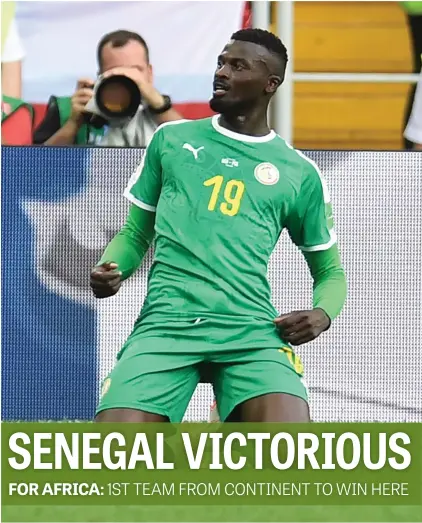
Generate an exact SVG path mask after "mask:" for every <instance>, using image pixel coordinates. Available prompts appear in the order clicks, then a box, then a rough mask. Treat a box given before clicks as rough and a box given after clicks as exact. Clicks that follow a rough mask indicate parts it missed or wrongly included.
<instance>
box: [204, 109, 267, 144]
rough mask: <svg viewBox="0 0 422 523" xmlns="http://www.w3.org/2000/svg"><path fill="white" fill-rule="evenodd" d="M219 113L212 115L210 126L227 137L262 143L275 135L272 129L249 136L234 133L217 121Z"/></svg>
mask: <svg viewBox="0 0 422 523" xmlns="http://www.w3.org/2000/svg"><path fill="white" fill-rule="evenodd" d="M218 118H219V115H218V114H216V115H215V116H213V117H212V126H213V127H214V129H215V130H216V131H217V132H218V133H220V134H224V136H227V137H228V138H232V139H233V140H238V141H239V142H249V143H263V142H269V141H271V140H273V139H274V138H275V137H276V136H277V135H276V133H275V132H274V131H270V132H269V133H268V134H266V135H265V136H249V135H248V134H240V133H235V132H234V131H229V130H228V129H226V128H224V127H222V126H221V125H220V124H219V123H218Z"/></svg>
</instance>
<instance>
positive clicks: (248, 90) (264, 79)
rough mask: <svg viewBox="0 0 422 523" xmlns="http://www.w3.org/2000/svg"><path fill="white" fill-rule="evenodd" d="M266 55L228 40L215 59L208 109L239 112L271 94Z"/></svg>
mask: <svg viewBox="0 0 422 523" xmlns="http://www.w3.org/2000/svg"><path fill="white" fill-rule="evenodd" d="M267 60H268V52H267V50H266V49H265V48H263V47H262V46H259V45H257V44H253V43H251V42H241V41H232V42H230V43H229V44H227V45H226V47H225V48H224V49H223V52H222V53H221V54H220V56H219V57H218V60H217V69H216V71H215V75H214V83H213V95H212V98H211V100H210V107H211V109H212V110H213V111H215V112H217V113H227V112H236V111H239V112H241V111H243V110H245V109H248V108H249V107H251V106H253V105H255V104H256V103H257V102H258V101H260V100H262V99H263V98H264V97H267V96H268V94H269V93H270V92H271V76H273V75H271V74H270V72H269V69H268V66H267Z"/></svg>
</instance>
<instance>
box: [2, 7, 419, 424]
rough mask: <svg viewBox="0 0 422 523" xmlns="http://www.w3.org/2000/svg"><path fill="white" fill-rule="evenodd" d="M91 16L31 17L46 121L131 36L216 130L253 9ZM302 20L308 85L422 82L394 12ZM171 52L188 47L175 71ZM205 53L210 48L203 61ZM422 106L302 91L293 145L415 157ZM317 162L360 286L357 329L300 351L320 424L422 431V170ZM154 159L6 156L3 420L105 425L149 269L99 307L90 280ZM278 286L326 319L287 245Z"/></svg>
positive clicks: (279, 260)
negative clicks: (236, 39) (223, 82)
mask: <svg viewBox="0 0 422 523" xmlns="http://www.w3.org/2000/svg"><path fill="white" fill-rule="evenodd" d="M78 4H79V5H78V8H77V9H75V7H74V5H75V4H74V3H71V2H61V3H57V4H56V3H49V2H35V3H33V2H31V3H29V2H28V3H22V5H19V9H18V11H17V19H18V22H19V24H20V30H21V32H22V37H23V40H24V45H25V47H26V49H27V59H26V62H25V67H24V97H25V98H26V99H27V100H28V101H31V102H35V103H39V106H38V117H39V116H40V115H41V114H42V110H43V109H42V107H43V103H45V101H46V100H47V99H48V96H49V95H50V94H52V93H54V94H57V95H62V94H69V92H71V91H72V90H73V88H74V82H75V79H76V78H77V77H79V76H84V75H87V74H88V75H89V76H90V75H95V63H94V55H95V54H94V52H92V54H90V53H79V54H78V57H77V58H76V55H75V48H76V47H74V46H75V45H77V48H78V49H83V50H84V49H87V48H88V47H89V48H92V49H93V50H94V48H95V45H96V42H97V40H98V39H99V37H100V36H101V35H102V34H103V33H104V32H106V31H108V30H111V29H115V28H116V24H117V25H122V26H127V27H128V28H130V29H135V30H137V31H139V32H140V33H141V34H144V36H145V37H146V39H147V41H148V42H149V43H150V45H151V49H152V60H153V62H154V64H155V65H156V75H157V82H158V86H159V87H160V88H161V89H163V90H165V91H167V92H169V93H170V94H172V96H173V97H174V99H175V101H176V102H177V103H178V105H179V107H181V108H182V110H184V111H185V113H184V114H185V115H186V116H188V117H190V116H193V117H198V116H202V115H204V114H208V109H207V105H206V101H207V99H208V96H209V94H210V90H211V77H212V71H213V68H214V63H215V57H216V56H217V54H218V52H219V51H220V49H221V47H222V46H223V44H224V43H225V41H226V39H227V35H228V34H230V33H231V32H232V31H233V30H235V29H236V28H238V27H239V26H240V25H241V23H242V19H243V9H244V4H243V2H219V3H218V8H217V9H215V8H213V7H212V6H211V5H212V4H211V3H208V2H190V3H189V8H187V7H184V4H182V3H181V2H172V3H167V2H157V3H153V2H146V3H144V8H143V11H142V16H135V15H134V12H133V11H132V10H133V9H134V7H133V6H134V5H135V4H132V5H130V4H129V3H125V2H123V3H122V2H119V10H118V12H117V11H116V10H115V9H113V4H111V7H110V6H107V7H103V8H102V9H103V10H102V14H101V16H102V17H101V18H98V11H96V9H97V7H96V6H95V4H96V3H94V2H84V3H82V4H80V3H78ZM329 4H331V5H329ZM97 5H98V4H97ZM214 5H215V4H214ZM222 6H224V14H225V15H224V16H223V17H222V16H221V15H220V10H221V9H223V7H222ZM164 9H165V11H163V10H164ZM169 10H170V11H169ZM164 14H165V16H164ZM275 14H276V13H273V15H274V16H275ZM119 17H120V18H119ZM295 18H296V22H295V30H296V32H295V43H294V48H295V70H296V71H318V70H319V71H333V72H335V71H343V72H362V71H371V72H374V71H384V72H385V71H390V72H408V71H409V70H410V53H409V45H408V36H407V32H406V26H405V19H404V15H403V13H402V12H401V10H400V8H399V6H398V5H397V4H396V3H395V2H391V3H387V2H379V3H378V2H376V3H375V2H347V3H344V2H339V3H337V2H334V3H332V2H318V3H311V2H303V3H298V4H297V5H296V7H295ZM93 20H95V21H96V23H95V24H94V23H93ZM133 20H137V21H136V23H135V27H134V23H133ZM157 20H160V28H159V30H156V29H155V27H156V21H157ZM345 20H347V23H345ZM129 21H131V23H130V24H129ZM71 22H72V23H71ZM128 24H129V25H128ZM166 24H167V25H166ZM69 27H70V28H71V29H68V28H69ZM74 27H78V35H77V38H76V41H77V44H75V34H74V30H73V28H74ZM209 27H213V31H209ZM52 28H54V31H53V29H52ZM340 32H341V37H340ZM162 34H166V35H168V37H169V38H171V39H172V41H174V42H177V46H175V47H174V48H172V53H173V54H174V56H173V54H172V59H171V60H169V59H168V55H169V46H168V42H166V40H165V39H163V38H162V36H160V35H162ZM204 34H206V35H207V38H206V39H204V38H203V35H204ZM186 35H189V38H187V37H186ZM391 39H393V40H394V42H395V45H393V46H391V45H389V41H390V40H391ZM198 41H201V44H202V45H201V46H194V51H193V46H192V43H193V42H198ZM52 42H56V43H57V42H59V43H60V45H56V46H54V45H52ZM368 43H369V44H370V45H368ZM184 46H185V47H184ZM385 49H388V50H389V52H388V53H386V52H385ZM363 55H364V57H365V59H363ZM47 56H48V57H49V60H45V59H44V58H43V57H47ZM85 59H86V62H84V61H83V60H85ZM408 88H409V86H408V85H406V84H382V85H381V84H378V85H373V84H357V85H356V84H350V85H348V84H338V83H335V84H300V83H298V84H297V85H296V86H295V98H294V100H295V105H294V115H295V118H294V121H295V129H294V143H295V145H296V146H297V147H301V148H315V149H380V150H384V151H385V150H388V149H400V148H401V120H402V117H403V113H404V106H405V102H406V94H407V90H408ZM309 155H310V157H311V158H313V159H315V160H316V161H317V163H318V164H319V165H320V166H321V168H322V170H323V172H324V174H325V175H326V177H327V179H328V183H329V185H330V189H331V193H332V199H333V203H334V216H335V219H336V224H337V230H338V234H339V237H340V240H341V245H340V246H341V249H342V253H343V257H344V261H345V267H346V271H347V275H348V280H349V286H350V291H349V298H348V302H347V305H346V309H345V312H344V314H343V315H342V316H341V318H340V319H339V320H338V321H336V323H335V325H334V326H333V328H332V329H330V331H329V332H328V333H327V335H325V336H324V337H323V338H321V340H317V341H316V342H314V343H312V344H309V345H307V346H306V347H304V348H301V349H300V354H301V356H302V357H303V359H304V363H305V369H306V373H307V381H308V384H309V385H310V387H311V392H312V409H313V417H314V418H315V419H317V420H327V421H328V420H336V421H345V420H349V421H351V420H359V421H363V420H368V421H369V420H378V421H381V420H387V421H422V398H421V394H420V384H419V380H420V376H421V371H422V357H421V352H420V347H421V342H422V339H421V338H422V334H421V303H422V278H421V274H422V271H421V269H422V265H421V263H422V261H421V256H420V239H421V237H422V230H421V227H422V225H421V224H422V216H421V213H422V211H421V209H422V176H421V173H422V155H421V154H418V153H407V152H406V153H405V152H351V151H349V152H345V151H337V152H336V151H333V150H331V151H311V152H309ZM141 156H142V151H140V150H125V149H122V150H105V149H91V148H84V149H69V148H10V147H5V148H3V154H2V229H3V230H2V232H3V234H2V296H3V307H2V376H3V379H2V417H3V419H9V420H11V419H19V420H22V419H27V420H39V419H89V418H91V417H92V414H93V411H94V407H95V403H96V399H97V396H98V392H99V383H100V380H101V378H102V377H104V376H105V374H106V373H107V371H108V370H109V369H110V367H111V366H112V364H113V361H114V357H115V354H116V353H117V350H118V349H119V346H120V344H121V342H122V340H123V339H124V337H125V335H126V334H127V332H128V330H129V329H130V326H131V323H132V322H133V321H134V319H135V316H136V314H137V312H138V311H139V307H140V305H141V303H142V299H143V296H144V291H145V275H146V273H145V271H146V269H143V270H142V271H141V272H140V274H139V276H138V277H136V278H134V279H133V280H132V281H131V282H128V283H127V284H126V285H125V287H124V290H123V292H121V293H120V295H119V296H117V297H116V298H113V299H111V300H107V301H106V302H96V301H94V300H93V298H92V297H91V296H90V294H89V290H88V285H87V278H88V274H89V269H90V267H91V266H92V264H93V263H94V262H95V261H96V259H97V256H98V254H99V252H100V251H101V249H102V248H103V246H104V244H105V243H106V242H107V240H108V239H109V238H110V236H111V235H112V233H113V232H114V231H115V230H116V229H117V228H118V227H119V225H120V224H121V223H122V220H123V218H124V213H125V209H126V207H125V206H126V203H125V202H124V200H123V198H121V192H122V187H123V186H124V185H125V182H126V180H127V179H128V177H129V176H130V174H131V172H132V170H133V169H134V167H135V166H136V164H137V163H139V161H140V158H141ZM418 247H419V249H418ZM149 259H150V258H149ZM270 278H271V281H272V283H273V289H274V301H275V304H276V306H277V308H278V309H279V310H280V312H281V311H285V310H288V309H291V308H297V307H301V306H307V305H309V303H310V301H309V300H310V295H311V288H310V279H309V277H308V275H307V272H306V269H305V266H304V263H303V261H302V260H301V258H300V256H299V255H298V253H297V252H296V251H295V250H294V249H293V247H292V246H291V245H290V244H289V243H288V242H286V241H285V239H283V240H282V241H281V242H280V245H279V246H278V249H277V252H276V253H275V254H274V256H273V259H272V263H271V267H270ZM210 401H211V391H210V390H209V388H207V387H206V386H201V388H200V389H199V390H198V392H197V394H196V395H195V397H194V400H193V402H192V403H191V406H190V408H189V409H188V412H187V419H196V420H198V419H206V418H207V416H208V409H209V405H210Z"/></svg>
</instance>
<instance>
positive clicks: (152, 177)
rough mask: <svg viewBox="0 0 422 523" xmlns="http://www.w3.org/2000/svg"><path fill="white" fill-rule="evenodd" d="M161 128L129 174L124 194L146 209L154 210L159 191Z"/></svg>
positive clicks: (160, 177)
mask: <svg viewBox="0 0 422 523" xmlns="http://www.w3.org/2000/svg"><path fill="white" fill-rule="evenodd" d="M162 143H163V137H162V130H161V129H157V131H156V132H155V133H154V135H153V137H152V140H151V142H150V144H149V145H148V147H147V149H146V151H145V154H144V156H143V158H142V161H141V163H140V164H139V166H138V168H137V169H136V171H135V172H134V173H133V175H132V176H131V178H130V180H129V183H128V186H127V187H126V189H125V192H124V195H125V196H126V198H127V199H128V200H129V201H130V202H132V203H133V204H135V205H137V206H138V207H140V208H141V209H145V210H146V211H151V212H155V210H156V207H157V203H158V200H159V198H160V193H161V185H162V168H161V150H162Z"/></svg>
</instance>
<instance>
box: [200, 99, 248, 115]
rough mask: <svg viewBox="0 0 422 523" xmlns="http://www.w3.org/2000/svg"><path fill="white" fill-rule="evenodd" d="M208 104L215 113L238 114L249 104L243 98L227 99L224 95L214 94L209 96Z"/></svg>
mask: <svg viewBox="0 0 422 523" xmlns="http://www.w3.org/2000/svg"><path fill="white" fill-rule="evenodd" d="M209 105H210V107H211V109H212V110H213V111H214V112H215V113H220V114H227V115H229V114H230V115H232V116H238V115H240V114H242V113H244V112H245V110H247V109H248V107H249V106H250V102H249V101H246V100H243V101H240V100H237V101H233V100H229V99H225V96H221V97H220V96H215V97H213V98H211V100H210V102H209Z"/></svg>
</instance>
